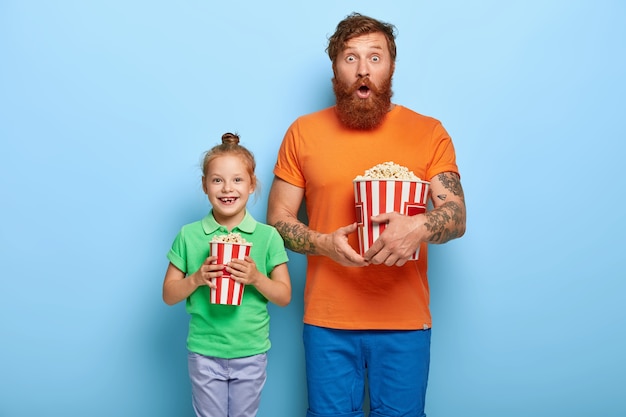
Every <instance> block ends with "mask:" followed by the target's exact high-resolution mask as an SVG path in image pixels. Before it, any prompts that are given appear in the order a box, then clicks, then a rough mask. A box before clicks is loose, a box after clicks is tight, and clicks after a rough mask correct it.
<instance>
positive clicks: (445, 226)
mask: <svg viewBox="0 0 626 417" xmlns="http://www.w3.org/2000/svg"><path fill="white" fill-rule="evenodd" d="M430 189H431V196H432V202H433V207H434V209H433V210H431V211H429V212H427V213H426V215H425V216H426V222H425V223H424V226H425V227H426V229H427V230H428V233H427V234H426V241H427V242H429V243H446V242H448V241H450V240H452V239H456V238H459V237H461V236H463V234H464V233H465V196H464V194H463V187H461V181H460V179H459V175H458V174H456V173H454V172H442V173H441V174H439V175H436V176H435V177H434V178H433V179H432V180H431V181H430Z"/></svg>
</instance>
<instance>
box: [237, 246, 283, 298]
mask: <svg viewBox="0 0 626 417" xmlns="http://www.w3.org/2000/svg"><path fill="white" fill-rule="evenodd" d="M226 270H227V271H228V272H230V274H231V275H232V277H233V279H234V280H235V281H237V282H241V283H243V284H247V285H254V287H255V288H256V289H257V290H258V291H259V292H260V293H261V294H263V296H264V297H265V298H267V299H268V300H269V301H271V302H272V303H274V304H276V305H278V306H280V307H285V306H286V305H287V304H289V302H290V301H291V279H290V278H289V270H288V269H287V264H286V263H284V264H280V265H277V266H276V267H275V268H274V269H273V270H272V272H270V276H269V278H268V277H266V276H265V275H263V274H262V273H261V272H259V270H258V269H257V267H256V264H255V263H254V261H253V260H252V258H250V257H249V256H246V258H245V259H243V260H242V259H233V260H232V261H231V262H230V263H229V264H228V265H227V266H226Z"/></svg>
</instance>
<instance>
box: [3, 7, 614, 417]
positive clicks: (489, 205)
mask: <svg viewBox="0 0 626 417" xmlns="http://www.w3.org/2000/svg"><path fill="white" fill-rule="evenodd" d="M354 10H356V11H360V12H362V13H365V14H370V15H372V16H375V17H378V18H380V19H382V20H386V21H390V22H392V23H394V24H395V25H396V26H397V28H398V30H399V36H398V39H397V43H398V50H399V56H398V61H397V70H396V74H395V78H394V91H395V96H394V101H395V102H398V103H401V104H404V105H406V106H408V107H411V108H413V109H414V110H416V111H418V112H421V113H423V114H427V115H431V116H434V117H437V118H439V119H440V120H442V121H443V122H444V125H445V126H446V127H447V129H448V130H449V132H450V133H451V135H452V136H453V139H454V141H455V144H456V148H457V152H458V162H459V165H460V168H461V171H462V180H463V186H464V188H465V191H466V197H467V205H468V231H467V234H466V235H465V237H463V238H462V239H461V240H458V241H454V242H452V243H449V244H447V245H443V246H434V247H432V252H431V254H432V259H431V270H430V279H431V286H432V310H433V315H434V331H433V345H432V367H431V379H430V386H429V392H428V401H427V412H428V414H429V416H430V417H450V416H472V417H473V416H481V417H502V416H507V417H516V416H527V415H533V416H542V417H543V416H545V417H548V416H555V415H568V416H589V415H594V416H602V417H612V416H623V415H626V399H625V397H624V396H623V394H624V388H625V386H626V376H625V375H626V361H625V360H624V352H625V351H626V336H625V333H624V329H625V325H626V307H625V306H624V298H625V297H624V293H625V292H626V280H624V276H625V274H624V269H623V264H622V261H623V259H624V254H623V251H624V248H625V245H624V243H623V236H624V234H625V233H626V225H625V221H624V217H623V214H622V212H623V210H622V207H623V196H624V191H625V187H624V182H623V180H622V178H621V177H622V176H623V170H622V167H623V165H624V155H625V152H624V151H625V146H624V140H625V139H626V128H625V126H624V114H625V113H626V111H625V110H626V106H625V103H624V96H625V95H626V81H625V79H624V76H625V74H626V61H625V57H626V25H625V22H626V6H625V5H624V3H623V2H620V1H618V0H615V1H609V0H598V1H594V2H591V1H579V2H571V1H565V0H563V1H556V0H553V1H538V0H537V1H513V2H501V1H495V0H493V1H491V0H488V1H481V2H466V1H460V0H450V1H438V2H430V1H421V0H420V1H402V2H400V1H387V2H381V1H341V2H339V1H327V0H318V1H314V2H308V3H295V2H292V1H281V0H270V1H266V2H242V1H230V2H221V3H215V2H208V1H200V0H193V1H178V2H164V1H141V0H140V1H134V2H125V1H118V0H109V1H90V2H79V1H69V0H60V1H55V2H37V1H28V0H20V1H7V0H4V1H0V138H1V151H0V186H1V196H2V202H1V203H0V210H1V213H2V215H1V219H2V220H1V222H2V224H1V229H0V249H1V250H0V257H1V258H0V260H1V262H2V272H1V274H2V279H1V281H0V283H1V284H0V285H1V286H0V294H1V296H0V298H1V301H0V334H1V337H2V342H1V344H0V416H7V417H27V416H28V417H30V416H40V415H53V414H54V415H63V416H66V417H74V416H83V415H89V416H92V417H100V416H102V417H104V416H106V417H110V416H152V417H160V416H163V417H166V416H167V417H171V416H191V415H192V410H191V406H190V399H189V383H188V380H187V373H186V358H185V337H186V330H187V329H186V326H187V315H186V313H185V311H184V306H183V304H179V305H176V306H174V307H168V306H166V305H165V304H164V303H163V302H162V301H161V283H162V278H163V274H164V272H165V268H166V265H167V260H166V258H165V254H166V252H167V250H168V249H169V246H170V244H171V241H172V239H173V238H174V236H175V234H176V232H177V231H178V228H179V227H180V226H181V225H182V224H184V223H187V222H190V221H193V220H196V219H198V218H200V217H202V216H203V215H204V214H205V213H206V212H207V210H208V203H207V201H206V199H205V197H204V195H203V194H202V191H201V188H200V171H199V166H198V164H199V159H200V156H201V154H202V152H203V151H205V150H206V149H208V148H209V147H211V146H213V145H214V144H216V143H218V141H219V138H220V136H221V134H222V133H224V132H226V131H237V132H238V133H239V134H240V135H241V137H242V143H243V144H245V145H247V146H249V147H250V148H251V149H252V150H253V151H254V152H255V154H256V157H257V159H258V174H259V177H260V180H261V182H262V189H261V191H262V194H261V197H260V198H259V200H258V202H257V203H256V204H254V205H252V206H251V207H250V209H251V211H252V213H253V214H254V215H255V216H256V217H257V218H258V219H260V220H263V219H265V210H266V203H267V192H268V190H269V186H270V183H271V179H272V174H271V169H272V166H273V163H274V158H275V153H276V151H277V149H278V146H279V144H280V140H281V139H282V135H283V133H284V132H285V130H286V129H287V127H288V125H289V124H290V123H291V122H292V121H293V120H294V119H295V118H296V117H297V116H299V115H301V114H303V113H308V112H311V111H314V110H317V109H320V108H322V107H325V106H327V105H330V104H332V100H333V96H332V90H331V87H330V78H331V69H330V62H329V60H328V58H327V56H326V55H325V53H324V48H325V46H326V37H327V35H329V34H330V33H332V32H333V31H334V29H335V26H336V24H337V22H338V21H339V20H341V19H342V18H343V17H344V16H345V15H347V14H348V13H350V12H351V11H354ZM291 259H292V261H291V262H290V270H291V273H292V278H293V282H294V297H293V302H292V303H291V305H289V306H288V307H286V308H283V309H281V308H276V307H271V314H272V333H271V337H272V340H273V343H274V346H273V348H272V350H271V351H270V364H269V379H268V382H267V385H266V389H265V391H264V397H263V402H262V406H261V411H260V413H259V416H260V417H295V416H302V415H304V414H303V413H304V410H305V409H306V390H305V380H304V365H303V353H302V347H301V338H300V332H301V317H302V291H303V285H304V276H303V275H304V259H303V258H302V257H301V256H300V255H296V254H292V255H291Z"/></svg>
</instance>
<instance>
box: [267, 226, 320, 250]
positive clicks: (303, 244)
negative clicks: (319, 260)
mask: <svg viewBox="0 0 626 417" xmlns="http://www.w3.org/2000/svg"><path fill="white" fill-rule="evenodd" d="M274 227H275V228H276V230H278V233H280V235H281V236H282V237H283V239H284V241H285V246H286V247H287V248H288V249H291V250H292V251H294V252H298V253H302V254H305V255H314V254H315V253H316V248H315V244H314V243H313V242H312V241H311V233H312V232H311V230H310V229H309V228H307V227H306V226H305V225H303V224H301V223H287V222H284V221H279V222H276V224H275V225H274Z"/></svg>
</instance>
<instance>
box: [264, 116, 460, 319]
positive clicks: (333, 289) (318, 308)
mask: <svg viewBox="0 0 626 417" xmlns="http://www.w3.org/2000/svg"><path fill="white" fill-rule="evenodd" d="M387 161H393V162H395V163H396V164H399V165H402V166H405V167H407V168H408V169H409V170H411V171H413V172H414V173H415V175H417V176H418V177H420V178H422V179H424V180H430V179H431V178H433V177H434V176H435V175H437V174H440V173H442V172H456V173H458V168H457V165H456V157H455V152H454V147H453V145H452V141H451V139H450V137H449V135H448V133H447V132H446V130H445V129H444V128H443V126H442V125H441V123H440V122H439V121H438V120H435V119H433V118H430V117H426V116H422V115H420V114H418V113H416V112H414V111H412V110H410V109H408V108H406V107H403V106H399V105H396V106H395V107H394V108H393V110H391V111H390V112H389V113H388V114H387V116H386V118H385V120H384V121H383V124H382V125H381V126H379V127H378V128H376V129H374V130H366V131H362V130H353V129H348V128H346V127H344V126H343V125H342V124H341V123H340V122H339V120H338V118H337V116H336V113H335V109H334V107H329V108H327V109H324V110H321V111H318V112H316V113H312V114H309V115H305V116H302V117H300V118H298V119H297V120H296V121H295V122H294V123H293V124H292V125H291V126H290V127H289V129H288V131H287V133H286V134H285V138H284V140H283V143H282V144H281V147H280V150H279V153H278V160H277V162H276V166H275V167H274V174H275V175H276V176H278V177H279V178H281V179H283V180H285V181H287V182H288V183H290V184H293V185H295V186H297V187H301V188H304V189H305V199H306V208H307V215H308V220H309V222H308V225H309V227H310V228H311V229H312V230H316V231H319V232H321V233H331V232H333V231H335V230H336V229H337V228H339V227H342V226H347V225H350V224H352V223H354V222H355V220H356V213H355V207H354V189H353V183H352V181H353V180H354V178H355V177H356V176H357V175H363V173H364V172H365V170H366V169H369V168H371V167H373V166H375V165H378V164H380V163H382V162H387ZM348 241H349V243H350V244H351V245H352V247H353V248H355V250H356V251H358V248H359V246H358V238H357V234H356V233H354V234H352V235H350V236H349V239H348ZM307 260H308V264H307V277H306V286H305V292H304V322H305V323H307V324H311V325H315V326H321V327H329V328H335V329H397V330H408V329H424V328H430V326H431V317H430V309H429V291H428V279H427V276H426V271H427V245H426V244H425V243H423V244H422V247H421V248H420V256H419V259H418V260H417V261H408V262H407V263H406V264H405V265H403V266H401V267H397V266H393V267H387V266H385V265H371V266H367V267H358V268H357V267H344V266H341V265H339V264H337V263H336V262H334V261H332V260H331V259H330V258H327V257H325V256H308V259H307Z"/></svg>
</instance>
